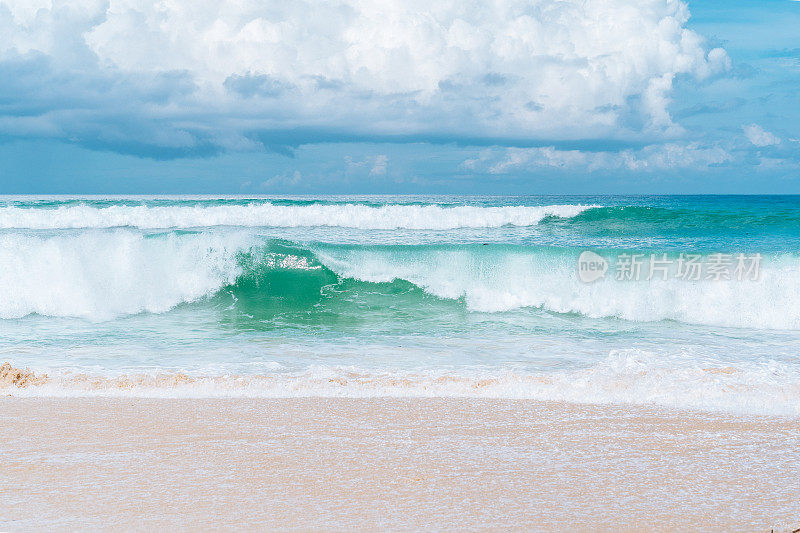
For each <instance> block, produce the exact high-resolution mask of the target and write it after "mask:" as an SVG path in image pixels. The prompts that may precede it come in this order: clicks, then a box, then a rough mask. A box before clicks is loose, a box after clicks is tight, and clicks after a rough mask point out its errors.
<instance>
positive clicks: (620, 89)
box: [0, 0, 730, 149]
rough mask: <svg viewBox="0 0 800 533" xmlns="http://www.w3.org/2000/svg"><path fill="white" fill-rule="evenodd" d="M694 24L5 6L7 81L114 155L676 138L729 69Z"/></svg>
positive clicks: (675, 1)
mask: <svg viewBox="0 0 800 533" xmlns="http://www.w3.org/2000/svg"><path fill="white" fill-rule="evenodd" d="M688 17H689V13H688V9H687V6H686V4H685V3H684V2H681V1H679V0H592V1H588V2H587V1H585V0H558V1H557V0H498V1H496V2H491V3H486V2H481V1H478V0H472V1H469V0H468V1H463V0H461V1H459V0H443V1H440V2H434V3H431V2H429V1H422V0H380V1H379V0H329V1H314V2H309V1H288V2H278V1H261V0H236V1H234V0H223V1H219V0H213V1H212V0H170V1H165V2H152V1H151V0H109V1H107V2H105V1H100V0H75V1H74V2H70V3H63V4H62V3H53V2H50V1H44V0H36V1H32V0H0V68H2V64H3V62H4V61H5V62H17V63H19V62H33V63H32V64H33V65H34V67H35V68H36V69H39V70H38V71H37V72H38V73H34V74H31V71H30V69H28V70H26V71H25V73H23V76H22V77H17V78H15V80H16V81H15V83H16V84H17V86H15V87H13V89H14V90H15V91H16V92H17V93H19V96H18V97H17V98H18V101H19V104H20V105H19V107H24V105H23V104H24V103H29V102H31V101H34V102H36V104H37V109H40V110H41V116H43V117H46V119H47V122H49V123H50V125H42V126H37V127H41V128H43V130H44V131H48V130H51V131H62V132H63V135H65V136H67V137H74V138H78V139H81V138H90V137H91V138H94V139H98V140H99V141H101V143H105V144H110V145H115V144H117V143H122V142H125V141H126V140H127V141H133V142H141V143H154V142H157V143H158V144H159V145H161V144H162V141H156V140H154V139H155V135H154V133H155V132H156V131H161V132H163V134H162V136H165V137H166V138H167V139H173V144H175V141H174V139H176V138H177V139H179V142H178V145H179V146H184V145H185V144H186V140H185V138H184V137H183V136H185V135H188V136H189V137H190V144H191V145H193V146H201V145H203V144H210V145H213V146H219V147H222V148H233V149H248V148H249V147H251V145H252V141H251V140H250V139H248V138H246V136H245V134H246V133H247V132H248V131H252V130H266V131H270V130H273V131H274V130H287V129H295V128H304V129H320V130H326V129H327V130H334V131H338V132H345V133H348V134H358V135H374V134H381V135H395V134H404V135H445V136H456V137H465V136H466V137H470V136H471V137H507V138H550V139H554V138H559V139H562V138H563V139H567V138H586V137H594V138H599V137H608V136H627V137H630V136H633V135H637V134H639V133H641V132H646V133H647V135H649V136H652V135H657V134H659V133H662V134H663V133H669V132H674V131H676V127H675V125H674V124H673V122H672V118H671V117H670V115H669V113H668V107H667V106H668V104H669V100H670V93H671V90H672V85H673V81H674V79H675V78H676V76H679V75H689V76H693V77H696V78H698V79H703V78H706V77H708V76H710V75H713V74H714V73H715V72H719V71H722V70H724V69H726V68H728V67H729V66H730V60H729V59H728V57H727V54H726V53H725V52H724V50H722V49H719V48H715V49H713V50H710V51H708V50H707V49H706V47H705V45H704V42H703V39H702V37H701V36H699V35H698V34H697V33H695V32H693V31H691V30H689V29H687V28H686V23H687V20H688ZM17 63H14V64H17ZM31 77H32V79H29V78H31ZM87 87H91V90H90V89H87ZM23 89H24V90H23ZM9 91H11V89H9ZM69 91H73V92H72V93H70V92H69ZM87 93H88V95H87ZM77 100H81V101H77ZM29 107H30V106H29ZM26 127H27V129H28V131H30V129H31V127H30V125H28V126H26ZM176 149H177V148H176Z"/></svg>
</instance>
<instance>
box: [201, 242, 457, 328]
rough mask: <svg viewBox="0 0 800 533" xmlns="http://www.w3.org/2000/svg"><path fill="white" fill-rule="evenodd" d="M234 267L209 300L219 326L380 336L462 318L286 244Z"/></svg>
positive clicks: (399, 286)
mask: <svg viewBox="0 0 800 533" xmlns="http://www.w3.org/2000/svg"><path fill="white" fill-rule="evenodd" d="M238 261H239V265H240V267H241V269H242V274H241V275H240V276H239V277H238V278H237V280H236V282H235V283H234V284H232V285H228V286H226V287H224V288H223V289H221V290H220V291H219V292H217V293H216V294H215V295H214V296H213V297H212V298H211V300H210V303H212V304H213V306H214V307H215V308H216V309H217V310H218V311H219V312H220V323H221V325H223V326H230V327H235V328H236V329H255V330H268V329H281V328H289V329H291V328H293V327H299V328H304V329H305V328H308V327H315V328H322V329H325V328H359V327H360V326H364V327H378V328H381V329H382V330H385V329H387V328H389V329H392V324H394V325H396V326H397V327H398V329H400V330H403V327H402V325H403V324H404V323H406V322H407V321H409V320H411V321H420V320H422V321H423V322H424V320H425V319H426V317H428V318H430V319H431V320H432V321H435V320H440V319H442V318H445V319H446V318H447V316H448V315H460V316H464V315H465V314H466V310H465V309H464V305H463V302H458V301H447V300H442V299H439V298H436V297H434V296H431V295H429V294H427V293H425V292H424V290H422V289H421V288H419V287H417V286H416V285H414V284H412V283H410V282H408V281H406V280H403V279H394V280H391V281H387V282H380V283H373V282H368V281H360V280H357V279H352V278H348V277H344V276H340V275H337V274H336V273H335V272H333V271H332V270H331V269H330V268H328V267H327V266H325V265H324V264H323V263H322V262H321V261H320V260H319V258H317V256H316V255H315V254H314V253H313V252H312V251H311V250H309V249H308V248H304V247H302V246H298V245H293V244H291V243H286V242H276V241H272V242H270V243H269V244H267V245H265V246H264V247H262V248H256V249H252V250H250V251H248V252H244V253H241V254H239V257H238ZM189 305H203V304H202V303H200V304H189ZM404 321H405V322H404Z"/></svg>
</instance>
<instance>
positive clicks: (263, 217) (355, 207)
mask: <svg viewBox="0 0 800 533" xmlns="http://www.w3.org/2000/svg"><path fill="white" fill-rule="evenodd" d="M593 207H597V206H584V205H548V206H507V207H478V206H468V205H466V206H453V207H443V206H439V205H433V204H432V205H401V204H390V205H383V206H379V207H376V206H370V205H364V204H306V205H276V204H273V203H269V202H266V203H250V204H247V205H194V206H185V205H183V206H144V205H136V206H128V205H113V206H108V207H95V206H89V205H71V206H59V207H56V208H50V209H34V208H22V207H15V206H7V207H0V228H5V229H74V228H115V227H125V226H128V227H137V228H146V229H155V228H198V227H211V226H242V227H315V226H331V227H342V228H358V229H379V230H392V229H413V230H448V229H456V228H496V227H502V226H507V225H512V226H533V225H536V224H538V223H539V222H540V221H542V220H543V219H544V218H546V217H564V218H568V217H573V216H576V215H578V214H580V213H582V212H583V211H585V210H587V209H591V208H593Z"/></svg>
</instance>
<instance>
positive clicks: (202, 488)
mask: <svg viewBox="0 0 800 533" xmlns="http://www.w3.org/2000/svg"><path fill="white" fill-rule="evenodd" d="M0 417H1V418H2V424H3V427H4V428H5V429H4V431H3V437H2V439H0V457H1V458H2V464H3V467H2V469H0V497H2V499H3V502H4V511H3V512H2V513H0V529H2V530H4V531H6V530H8V531H26V530H27V531H30V530H75V529H80V530H112V529H113V530H119V529H124V530H153V529H163V528H167V527H169V528H171V529H177V530H190V529H212V530H220V529H245V530H256V529H261V530H263V529H281V530H287V529H292V530H353V529H357V530H376V529H381V530H387V529H388V530H420V529H439V530H442V529H449V530H454V529H460V530H461V529H469V530H500V529H513V530H529V529H539V530H659V531H669V530H687V529H688V530H706V531H707V530H717V531H720V530H727V531H770V530H771V529H774V530H775V531H792V530H794V529H796V528H798V527H800V460H798V457H799V456H800V453H799V452H798V449H800V421H797V420H790V419H781V418H773V417H747V418H742V417H736V416H732V415H720V414H703V413H696V412H685V411H669V410H662V409H655V408H653V409H650V408H640V407H636V408H633V407H621V406H620V407H598V406H585V405H572V404H564V403H542V402H534V401H512V400H478V399H377V398H376V399H325V398H298V399H252V400H246V399H231V400H224V399H214V400H184V399H131V398H127V399H111V398H72V399H56V398H15V397H5V398H2V400H0Z"/></svg>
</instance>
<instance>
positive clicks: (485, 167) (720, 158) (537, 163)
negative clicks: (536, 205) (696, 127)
mask: <svg viewBox="0 0 800 533" xmlns="http://www.w3.org/2000/svg"><path fill="white" fill-rule="evenodd" d="M733 161H734V157H733V156H732V155H731V154H730V153H728V152H727V151H726V150H725V149H723V148H721V147H719V146H708V147H704V146H701V145H699V144H697V143H688V144H677V143H664V144H655V145H650V146H646V147H644V148H642V149H640V150H623V151H619V152H612V151H599V152H588V151H580V150H559V149H557V148H555V147H553V146H548V147H541V148H490V149H486V150H483V151H482V152H481V154H480V155H479V156H478V157H476V158H472V159H467V160H466V161H464V163H463V164H462V166H463V167H464V168H466V169H468V170H473V171H477V172H487V173H489V174H507V173H509V172H514V171H536V170H542V169H571V170H585V171H595V170H629V171H655V170H670V169H681V168H704V167H709V166H714V165H722V164H726V163H731V162H733Z"/></svg>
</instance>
